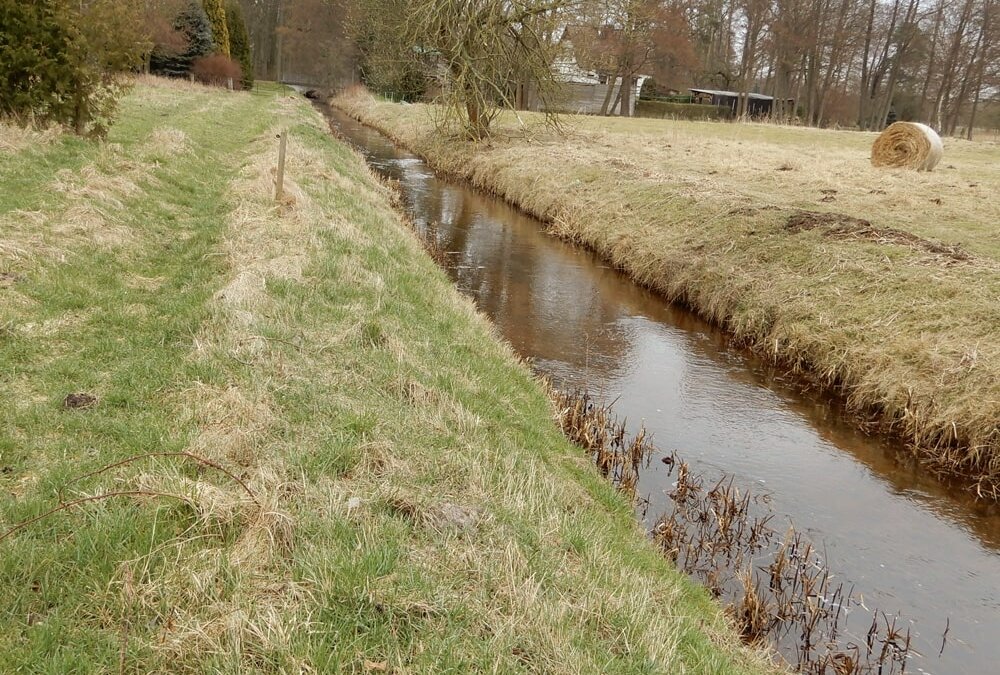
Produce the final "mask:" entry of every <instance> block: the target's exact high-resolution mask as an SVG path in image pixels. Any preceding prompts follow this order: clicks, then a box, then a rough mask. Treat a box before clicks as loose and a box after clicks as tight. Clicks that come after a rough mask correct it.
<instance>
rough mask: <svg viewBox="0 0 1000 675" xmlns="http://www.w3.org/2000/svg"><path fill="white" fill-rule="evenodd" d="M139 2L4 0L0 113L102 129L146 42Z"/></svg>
mask: <svg viewBox="0 0 1000 675" xmlns="http://www.w3.org/2000/svg"><path fill="white" fill-rule="evenodd" d="M140 25H141V22H140V21H139V20H138V14H137V11H136V7H135V6H133V5H128V4H125V5H123V4H121V3H119V2H117V1H116V0H92V2H89V3H86V4H81V3H78V2H75V1H73V0H36V1H34V2H23V1H22V0H0V26H2V29H0V91H2V92H3V95H2V97H0V114H7V115H13V116H16V117H33V118H36V119H39V120H42V121H45V122H55V123H58V124H66V125H71V126H73V128H74V129H75V130H76V132H77V133H79V134H84V133H92V134H95V135H103V134H104V133H105V132H106V131H107V128H108V126H109V125H110V123H111V120H112V119H113V117H114V113H115V110H116V108H117V102H118V99H119V97H120V96H121V95H122V93H123V92H124V90H125V89H126V84H125V81H124V80H123V79H122V78H121V77H120V75H121V73H123V72H127V71H128V70H130V69H132V68H134V67H136V66H137V65H138V64H139V63H141V61H142V55H143V53H145V51H146V50H147V49H148V47H149V44H148V41H147V40H145V39H144V38H143V37H142V36H141V33H140V32H139V27H140Z"/></svg>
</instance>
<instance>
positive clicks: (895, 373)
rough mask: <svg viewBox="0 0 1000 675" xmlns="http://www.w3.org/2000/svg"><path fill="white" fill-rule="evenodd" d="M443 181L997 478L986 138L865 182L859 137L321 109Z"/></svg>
mask: <svg viewBox="0 0 1000 675" xmlns="http://www.w3.org/2000/svg"><path fill="white" fill-rule="evenodd" d="M333 103H334V104H335V105H338V106H339V107H341V108H342V109H344V110H345V111H347V112H348V113H349V114H352V115H353V116H355V117H357V118H358V119H360V120H361V121H363V122H366V123H368V124H370V125H372V126H374V127H376V128H378V129H380V130H382V131H383V132H385V133H387V134H388V135H390V136H391V137H393V138H395V139H396V140H397V141H399V142H401V143H402V144H404V145H406V146H408V147H409V148H411V149H412V150H414V151H415V152H418V153H420V154H421V155H423V156H424V157H426V158H427V159H428V160H429V162H430V163H431V164H432V165H433V166H434V167H436V168H437V169H439V170H441V171H444V172H446V173H449V174H452V175H456V176H459V177H462V178H465V179H468V180H470V181H471V182H472V183H474V184H475V185H477V186H479V187H481V188H483V189H486V190H489V191H491V192H495V193H497V194H499V195H501V196H502V197H504V198H505V199H507V200H508V201H511V202H512V203H514V204H517V205H518V206H520V207H521V208H523V209H525V210H526V211H528V212H530V213H532V214H534V215H536V216H538V217H540V218H541V219H543V220H544V221H546V222H548V223H549V225H550V228H551V230H552V231H553V232H554V233H555V234H557V235H559V236H562V237H566V238H569V239H572V240H574V241H577V242H580V243H582V244H584V245H586V246H588V247H590V248H593V249H594V250H596V251H598V252H599V253H600V254H602V255H603V256H604V257H605V258H607V259H608V260H610V261H611V262H613V263H614V264H616V265H617V266H619V267H621V268H622V269H624V270H626V271H627V272H628V273H630V274H631V275H632V276H633V278H635V279H636V280H637V281H639V282H640V283H642V284H645V285H648V286H650V287H653V288H655V289H657V290H658V291H660V292H661V293H662V294H663V295H665V296H666V297H667V298H668V299H671V300H678V301H681V302H684V303H686V304H688V305H689V306H691V307H692V308H694V309H695V310H696V311H698V312H699V313H701V314H702V315H703V316H705V317H706V318H708V319H710V320H712V321H715V322H716V323H718V324H720V325H722V326H724V327H726V328H727V329H728V330H729V331H730V332H731V333H732V334H733V335H735V336H736V338H737V339H738V340H740V341H742V342H743V343H745V344H748V345H750V346H751V347H752V348H754V349H755V350H756V351H757V352H758V353H760V354H762V355H765V356H768V357H770V358H772V359H774V360H776V361H778V362H781V363H784V364H785V365H787V366H789V367H790V368H791V369H793V370H796V371H799V372H801V373H803V374H804V375H806V376H808V377H810V378H813V379H815V380H817V381H818V382H820V383H821V384H822V385H824V386H827V387H830V388H832V389H835V390H838V391H839V392H841V393H842V394H843V395H844V396H845V398H846V400H847V403H848V405H849V406H850V407H851V408H852V409H853V410H854V411H855V412H856V413H857V414H858V416H859V420H860V421H861V422H862V423H864V424H874V425H877V426H880V427H882V428H883V429H885V430H887V431H890V432H893V433H896V434H899V435H900V436H901V437H903V438H904V439H905V440H906V441H907V442H908V443H909V444H910V445H911V447H912V448H913V449H914V451H915V452H916V453H917V454H918V455H919V456H920V457H921V458H922V459H923V460H924V461H925V463H926V465H927V466H928V467H930V468H931V469H932V470H935V471H941V472H944V473H951V474H961V475H966V476H972V477H973V478H975V479H977V480H978V481H979V484H978V487H979V489H980V490H981V491H982V492H983V493H984V494H986V495H987V496H992V497H996V496H997V492H996V488H997V485H1000V428H998V422H1000V358H998V357H1000V340H998V339H997V333H998V330H1000V302H998V298H1000V247H998V245H997V239H996V237H995V228H996V223H997V220H998V216H1000V212H998V210H997V208H996V203H995V200H993V199H992V195H993V194H995V193H996V191H997V190H1000V171H998V170H997V169H996V167H997V166H998V164H997V161H998V160H1000V146H995V145H992V144H973V143H967V142H961V141H949V144H948V145H949V148H948V150H947V153H946V160H945V166H944V168H943V169H942V170H941V171H939V172H935V173H931V174H915V173H912V172H899V171H884V170H881V171H877V170H875V169H872V168H871V167H870V165H869V164H868V145H869V144H870V142H871V139H872V138H873V135H871V134H858V133H849V132H834V131H819V130H814V129H792V128H778V127H769V126H759V125H721V124H711V123H692V122H669V121H651V120H620V119H607V118H573V119H572V120H571V121H570V122H569V125H570V130H569V134H568V135H567V136H565V137H559V136H555V135H553V134H549V133H547V132H545V131H544V130H543V129H541V128H540V126H539V125H538V124H537V123H536V122H537V118H536V117H535V116H533V115H531V114H520V119H521V120H523V121H524V122H526V123H527V125H528V130H527V131H526V130H525V128H524V127H522V126H521V125H520V124H518V123H517V121H516V120H515V119H514V118H513V117H512V116H511V117H508V118H505V120H504V121H503V124H502V125H501V127H502V128H501V129H500V131H499V133H498V134H497V137H496V139H495V140H494V141H493V142H492V143H491V144H489V145H473V144H469V143H465V142H463V141H460V140H458V139H456V138H442V137H441V136H440V135H438V134H436V133H435V130H434V124H433V119H432V116H433V114H434V110H433V108H432V107H430V106H423V105H412V106H402V105H395V104H389V103H384V102H379V101H377V100H375V99H374V98H372V97H370V96H369V95H367V94H366V93H364V92H361V91H355V92H352V93H349V94H346V95H343V96H341V97H340V98H338V99H336V100H335V101H334V102H333Z"/></svg>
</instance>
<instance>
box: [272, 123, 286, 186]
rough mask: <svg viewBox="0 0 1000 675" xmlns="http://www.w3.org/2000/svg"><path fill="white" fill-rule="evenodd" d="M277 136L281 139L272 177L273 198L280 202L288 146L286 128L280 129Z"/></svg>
mask: <svg viewBox="0 0 1000 675" xmlns="http://www.w3.org/2000/svg"><path fill="white" fill-rule="evenodd" d="M278 138H280V139H281V140H280V141H279V143H278V173H277V175H276V176H275V178H274V182H275V185H276V188H275V194H274V199H275V201H279V202H280V201H281V200H282V198H283V197H284V196H285V150H286V148H287V146H288V130H287V129H286V130H284V131H282V132H281V133H280V134H279V135H278Z"/></svg>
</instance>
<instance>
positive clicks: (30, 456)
mask: <svg viewBox="0 0 1000 675" xmlns="http://www.w3.org/2000/svg"><path fill="white" fill-rule="evenodd" d="M281 128H288V129H289V130H290V141H289V153H288V157H289V163H288V168H287V173H286V181H287V182H286V192H287V193H288V195H289V198H288V199H287V200H286V202H285V203H284V204H282V205H281V206H275V205H274V203H273V201H272V199H273V185H272V171H273V166H274V161H275V155H276V141H275V133H276V132H277V131H278V130H279V129H281ZM0 136H4V137H7V138H11V139H16V140H12V141H11V142H9V143H6V144H5V145H4V146H2V147H0V180H2V182H3V185H4V188H5V189H4V190H3V191H2V192H0V410H2V411H3V414H2V415H0V588H3V589H4V592H3V593H2V594H0V671H4V672H13V671H17V670H37V671H40V672H60V673H63V672H111V671H117V672H191V673H203V672H231V673H237V672H239V673H245V672H379V671H392V672H435V671H453V672H470V671H490V672H516V671H529V672H564V673H577V672H670V673H677V672H699V673H700V672H705V673H727V672H733V673H735V672H758V671H764V670H767V668H768V666H767V665H766V664H763V663H761V662H760V661H759V660H757V659H759V657H757V656H754V655H751V654H749V653H746V652H744V651H743V650H742V649H741V648H740V647H739V646H738V644H737V640H736V639H735V637H734V636H733V634H732V633H731V631H730V628H729V626H728V624H727V623H726V622H725V620H724V619H723V618H722V616H721V612H720V610H719V608H718V606H717V605H715V604H714V603H713V602H712V601H711V600H710V599H709V597H708V595H707V593H706V592H704V591H703V590H702V589H700V588H698V587H696V586H694V585H693V584H692V583H691V582H689V581H688V580H687V579H686V578H685V577H684V576H683V575H681V574H680V573H678V572H677V571H676V570H674V569H673V568H672V567H671V566H670V565H669V564H668V563H667V562H665V561H664V560H663V559H662V558H661V557H660V556H659V554H658V553H657V552H656V551H655V550H654V549H653V547H652V546H651V544H650V543H649V542H647V541H646V540H645V539H644V537H643V533H642V532H641V531H640V529H639V528H638V526H637V525H636V524H635V522H634V519H633V515H632V512H631V510H630V508H629V507H628V505H627V504H626V503H625V502H624V501H623V500H622V499H621V498H620V496H618V495H617V494H615V492H614V491H613V489H612V488H611V487H610V486H608V485H607V484H605V483H604V482H603V481H602V479H600V477H599V475H598V473H597V472H596V470H595V469H594V468H593V466H591V465H590V462H589V461H588V459H587V458H586V457H584V456H582V453H580V452H579V451H578V450H576V449H575V448H573V447H572V446H570V445H569V443H568V442H567V441H566V440H565V439H564V438H563V437H562V435H561V434H560V432H559V431H558V429H557V427H556V425H555V423H554V421H553V411H552V409H551V406H550V404H549V402H548V401H547V399H546V397H545V395H544V393H543V391H542V390H541V389H540V388H539V386H538V385H537V383H536V382H535V381H534V380H533V378H532V376H531V374H530V372H529V371H528V369H527V368H526V367H524V366H523V365H520V364H519V363H517V361H516V360H515V358H514V357H513V355H512V354H511V352H510V351H509V349H508V348H507V347H505V346H504V345H503V344H501V342H500V341H498V340H497V339H496V337H495V336H494V334H493V332H492V330H491V328H490V326H489V325H488V323H487V322H486V321H485V320H483V319H482V318H481V317H480V316H479V315H478V314H477V313H476V312H475V311H474V309H473V307H472V305H471V303H470V302H469V301H467V300H465V299H463V298H462V297H461V296H460V295H459V294H458V292H457V291H456V290H455V289H454V288H452V287H451V285H450V283H449V282H448V280H447V278H446V276H445V275H444V273H443V272H441V271H440V270H438V269H437V268H436V267H435V266H434V264H433V263H432V262H431V261H430V259H428V258H427V257H426V256H425V255H424V254H423V253H422V252H421V249H420V246H419V244H418V242H417V241H416V240H415V237H414V236H413V235H412V234H410V233H409V232H407V230H406V229H405V227H404V226H403V225H402V224H401V223H400V221H399V219H398V217H397V215H396V214H395V213H394V212H393V211H392V209H391V207H390V205H389V196H390V195H389V194H388V192H387V190H386V189H384V188H382V187H381V186H380V185H379V184H378V183H377V182H376V181H375V180H374V179H373V177H372V176H371V175H370V174H369V173H368V171H367V169H366V168H365V166H364V163H363V162H362V161H361V159H360V158H359V157H357V156H356V155H355V154H354V153H353V152H352V151H350V150H348V149H347V148H346V147H345V146H344V145H342V144H340V143H338V142H336V141H334V140H333V139H332V138H331V137H330V136H329V135H328V134H327V132H326V130H325V125H324V123H323V121H322V120H321V119H320V118H319V117H318V115H317V114H316V113H315V112H313V111H312V110H311V108H310V107H309V106H308V105H307V104H306V102H305V101H303V100H302V99H300V98H297V97H289V96H286V95H284V94H283V93H281V92H279V91H277V90H275V91H271V92H267V93H256V94H227V93H225V92H218V91H213V90H209V89H204V88H201V87H192V86H187V85H183V84H170V83H163V82H156V81H147V82H143V83H142V84H140V86H138V87H137V88H136V90H135V91H134V92H133V94H132V95H131V96H130V97H129V98H128V100H127V101H126V102H125V104H124V110H123V115H122V118H121V121H120V122H119V123H118V124H117V125H116V126H115V127H114V128H113V129H112V132H111V137H110V141H109V143H108V144H106V145H95V144H91V143H89V142H85V141H83V140H80V139H77V138H72V137H52V136H51V135H45V136H44V137H43V136H37V137H32V136H30V135H20V134H17V133H15V132H13V131H11V132H9V133H8V132H6V131H5V132H4V133H3V134H0Z"/></svg>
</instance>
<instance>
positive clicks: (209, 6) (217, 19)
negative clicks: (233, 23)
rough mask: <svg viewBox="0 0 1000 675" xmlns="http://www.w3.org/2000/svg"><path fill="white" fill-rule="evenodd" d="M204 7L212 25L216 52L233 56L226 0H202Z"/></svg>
mask: <svg viewBox="0 0 1000 675" xmlns="http://www.w3.org/2000/svg"><path fill="white" fill-rule="evenodd" d="M202 7H203V8H204V10H205V14H206V15H208V21H209V23H211V24H212V37H213V39H214V40H215V50H216V51H217V52H218V53H219V54H222V55H223V56H231V47H230V42H229V39H230V38H229V26H228V25H227V21H226V6H225V0H202Z"/></svg>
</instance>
